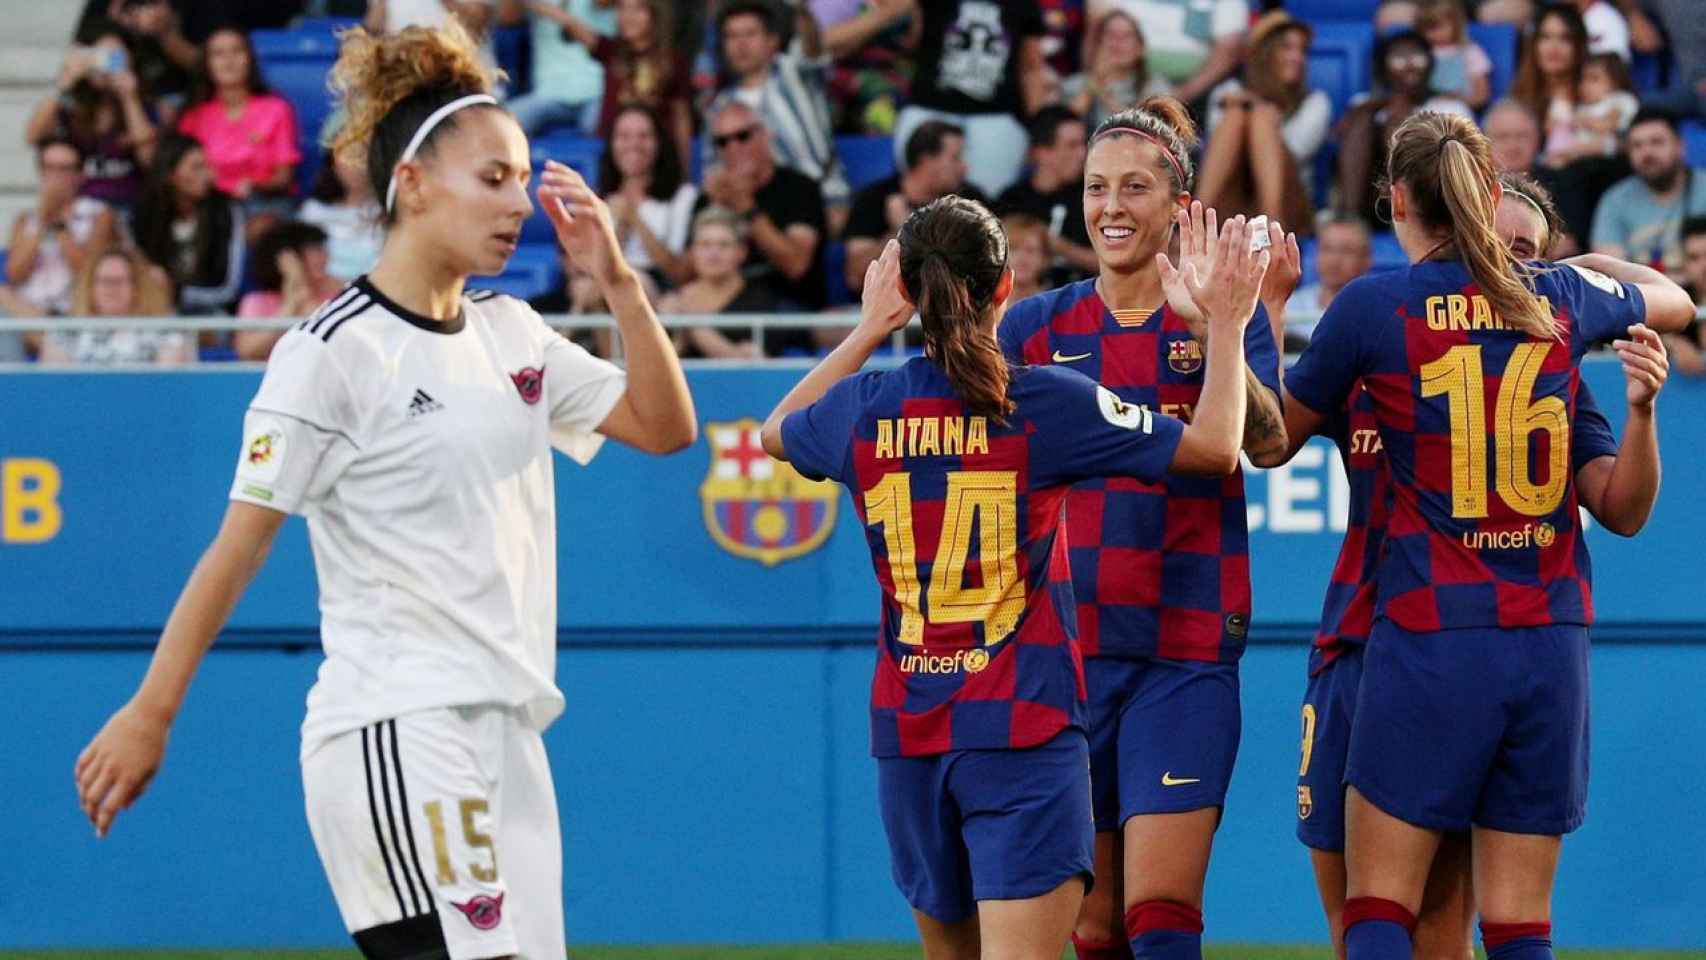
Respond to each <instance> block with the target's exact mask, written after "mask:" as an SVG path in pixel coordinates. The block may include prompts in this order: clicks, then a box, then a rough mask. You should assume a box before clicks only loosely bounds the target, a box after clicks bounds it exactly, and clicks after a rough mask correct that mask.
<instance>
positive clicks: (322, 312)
mask: <svg viewBox="0 0 1706 960" xmlns="http://www.w3.org/2000/svg"><path fill="white" fill-rule="evenodd" d="M360 295H361V290H360V289H359V288H357V287H356V286H355V285H354V284H351V285H350V286H347V287H345V288H343V289H342V290H339V291H338V293H337V295H336V296H334V297H333V298H332V299H330V300H327V301H326V302H325V303H322V304H320V306H319V307H318V308H316V309H315V310H314V312H313V313H311V314H309V315H308V319H306V320H304V321H302V322H301V323H299V324H297V325H296V329H298V330H307V329H308V328H309V327H312V326H318V324H319V322H320V321H321V320H324V319H325V318H326V315H327V314H330V313H335V312H337V311H338V310H340V309H342V308H343V307H345V306H348V305H349V302H350V301H351V300H354V299H355V298H356V297H358V296H360Z"/></svg>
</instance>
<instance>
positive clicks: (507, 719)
mask: <svg viewBox="0 0 1706 960" xmlns="http://www.w3.org/2000/svg"><path fill="white" fill-rule="evenodd" d="M302 784H303V792H304V794H305V795H306V801H307V807H308V826H309V829H310V830H312V831H313V834H314V846H315V847H316V848H317V849H318V850H319V852H320V862H321V864H322V865H324V866H325V868H326V878H327V879H328V880H329V881H331V884H332V894H333V896H335V897H336V898H337V901H338V911H339V913H341V914H342V915H343V920H344V926H345V927H346V928H347V929H348V930H349V931H350V934H351V935H352V936H353V937H354V938H355V940H356V944H357V945H358V946H359V947H360V948H361V950H362V952H363V953H364V954H365V955H366V956H368V957H370V958H375V960H416V958H420V960H426V958H438V957H447V958H449V960H485V958H490V957H505V956H511V955H515V956H518V957H520V958H522V960H545V958H550V960H561V958H562V957H563V955H564V952H565V948H564V935H563V853H562V851H563V844H562V837H561V833H560V828H559V825H558V821H557V796H556V791H555V789H554V787H553V786H552V783H551V771H550V768H549V767H548V765H547V763H546V759H545V745H544V742H543V741H542V740H541V739H540V737H539V733H538V732H537V731H535V730H533V729H531V728H529V727H526V726H524V725H523V724H522V723H521V722H520V721H519V719H518V718H517V716H516V714H515V713H514V712H513V711H510V710H507V709H504V708H501V707H495V706H479V707H450V708H444V709H437V710H426V711H421V712H418V713H409V714H404V715H403V716H400V717H397V718H395V719H392V720H386V721H383V722H380V723H377V724H374V725H372V726H368V727H363V728H362V729H360V730H353V731H350V732H349V733H344V734H339V735H338V736H335V737H332V738H330V739H329V740H327V741H326V742H325V743H323V744H321V745H320V746H318V747H316V748H314V749H313V751H312V752H311V753H309V754H308V755H307V756H306V757H305V758H304V759H303V761H302Z"/></svg>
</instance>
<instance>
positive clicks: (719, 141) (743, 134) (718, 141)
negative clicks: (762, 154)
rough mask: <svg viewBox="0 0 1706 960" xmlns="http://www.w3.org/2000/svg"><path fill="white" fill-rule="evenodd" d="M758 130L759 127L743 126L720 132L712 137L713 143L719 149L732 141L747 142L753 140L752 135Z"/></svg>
mask: <svg viewBox="0 0 1706 960" xmlns="http://www.w3.org/2000/svg"><path fill="white" fill-rule="evenodd" d="M757 132H758V128H757V127H742V128H740V129H739V130H734V131H731V132H729V133H724V134H719V135H717V136H714V137H712V138H711V145H712V146H713V147H716V148H717V149H718V150H721V149H723V148H724V147H726V146H728V145H729V144H731V143H745V142H747V141H748V140H751V139H752V135H753V134H755V133H757Z"/></svg>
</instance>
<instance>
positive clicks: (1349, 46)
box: [1309, 21, 1374, 117]
mask: <svg viewBox="0 0 1706 960" xmlns="http://www.w3.org/2000/svg"><path fill="white" fill-rule="evenodd" d="M1314 27H1315V40H1314V42H1313V43H1311V44H1310V46H1309V85H1310V86H1311V87H1314V88H1315V89H1317V90H1325V91H1326V92H1327V96H1328V97H1330V98H1332V101H1333V116H1334V117H1338V116H1339V115H1341V114H1343V113H1344V112H1345V107H1346V106H1347V105H1349V103H1350V101H1351V98H1352V97H1353V96H1355V95H1356V94H1358V93H1360V92H1362V91H1364V90H1367V89H1368V85H1369V76H1370V70H1369V65H1370V64H1371V63H1372V61H1373V59H1374V27H1373V26H1372V25H1371V24H1370V23H1368V22H1367V21H1363V22H1360V23H1353V22H1345V21H1335V22H1322V23H1316V24H1314Z"/></svg>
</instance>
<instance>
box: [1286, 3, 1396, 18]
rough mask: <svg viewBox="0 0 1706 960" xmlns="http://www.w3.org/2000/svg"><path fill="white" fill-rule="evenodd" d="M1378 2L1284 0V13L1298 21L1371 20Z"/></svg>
mask: <svg viewBox="0 0 1706 960" xmlns="http://www.w3.org/2000/svg"><path fill="white" fill-rule="evenodd" d="M1379 5H1380V0H1286V4H1285V8H1286V12H1288V13H1290V14H1291V15H1292V16H1294V17H1296V18H1297V19H1299V20H1307V21H1309V22H1311V23H1313V22H1315V21H1317V20H1372V19H1374V8H1375V7H1378V6H1379Z"/></svg>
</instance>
